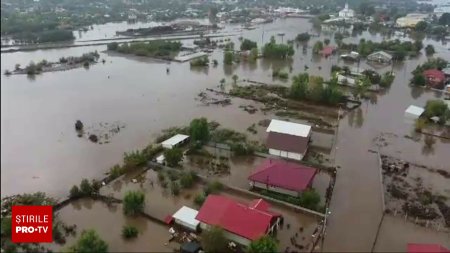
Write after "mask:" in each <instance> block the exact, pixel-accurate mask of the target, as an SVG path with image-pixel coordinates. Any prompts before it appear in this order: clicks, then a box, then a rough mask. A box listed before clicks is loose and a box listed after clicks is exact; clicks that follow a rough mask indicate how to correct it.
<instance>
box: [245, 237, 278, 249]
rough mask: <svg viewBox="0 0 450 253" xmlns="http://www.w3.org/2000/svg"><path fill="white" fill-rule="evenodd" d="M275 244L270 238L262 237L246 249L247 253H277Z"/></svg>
mask: <svg viewBox="0 0 450 253" xmlns="http://www.w3.org/2000/svg"><path fill="white" fill-rule="evenodd" d="M277 248H278V245H277V242H276V241H275V239H274V238H273V237H271V236H268V235H266V236H263V237H261V238H259V239H257V240H255V241H253V242H251V243H250V245H249V246H248V248H247V253H259V252H264V253H276V252H277Z"/></svg>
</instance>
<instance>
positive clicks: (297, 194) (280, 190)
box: [251, 182, 300, 197]
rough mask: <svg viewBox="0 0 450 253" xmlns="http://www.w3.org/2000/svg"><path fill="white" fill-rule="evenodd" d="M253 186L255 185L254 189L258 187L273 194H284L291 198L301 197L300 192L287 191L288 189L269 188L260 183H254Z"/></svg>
mask: <svg viewBox="0 0 450 253" xmlns="http://www.w3.org/2000/svg"><path fill="white" fill-rule="evenodd" d="M251 184H253V186H254V187H258V188H261V189H266V190H269V191H273V192H278V193H283V194H287V195H291V196H294V197H298V196H300V193H299V192H296V191H291V190H287V189H283V188H279V187H276V186H269V187H267V185H266V184H264V183H260V182H252V183H251Z"/></svg>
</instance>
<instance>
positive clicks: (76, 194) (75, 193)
mask: <svg viewBox="0 0 450 253" xmlns="http://www.w3.org/2000/svg"><path fill="white" fill-rule="evenodd" d="M81 195H82V194H81V192H80V189H79V188H78V186H76V185H74V186H72V188H71V189H70V193H69V197H70V198H78V197H80V196H81Z"/></svg>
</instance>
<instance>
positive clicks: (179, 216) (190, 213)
mask: <svg viewBox="0 0 450 253" xmlns="http://www.w3.org/2000/svg"><path fill="white" fill-rule="evenodd" d="M197 214H198V211H197V210H195V209H192V208H190V207H187V206H183V207H181V208H180V209H179V210H178V211H177V212H176V213H175V214H174V215H172V217H173V219H174V220H175V223H176V224H178V225H180V226H183V227H185V228H187V229H190V230H193V231H196V230H197V228H198V225H199V224H200V221H198V220H197V219H195V217H196V216H197Z"/></svg>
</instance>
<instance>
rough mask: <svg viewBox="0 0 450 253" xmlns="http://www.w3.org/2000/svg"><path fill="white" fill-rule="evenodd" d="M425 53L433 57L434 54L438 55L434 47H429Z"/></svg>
mask: <svg viewBox="0 0 450 253" xmlns="http://www.w3.org/2000/svg"><path fill="white" fill-rule="evenodd" d="M425 53H426V55H427V56H431V55H433V54H434V53H436V51H435V50H434V46H433V45H427V46H426V47H425Z"/></svg>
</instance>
